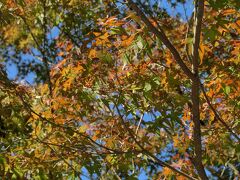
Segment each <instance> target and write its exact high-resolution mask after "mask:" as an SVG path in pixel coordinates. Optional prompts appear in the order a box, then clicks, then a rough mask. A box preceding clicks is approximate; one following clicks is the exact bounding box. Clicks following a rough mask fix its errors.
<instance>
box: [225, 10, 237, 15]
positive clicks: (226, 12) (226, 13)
mask: <svg viewBox="0 0 240 180" xmlns="http://www.w3.org/2000/svg"><path fill="white" fill-rule="evenodd" d="M235 13H236V10H235V9H226V10H224V11H223V12H222V14H223V15H225V16H227V15H231V14H235Z"/></svg>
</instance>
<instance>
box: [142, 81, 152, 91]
mask: <svg viewBox="0 0 240 180" xmlns="http://www.w3.org/2000/svg"><path fill="white" fill-rule="evenodd" d="M151 89H152V86H151V84H149V83H148V82H146V83H145V85H144V89H143V90H144V91H145V92H148V91H150V90H151Z"/></svg>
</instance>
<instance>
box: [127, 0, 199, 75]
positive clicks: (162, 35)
mask: <svg viewBox="0 0 240 180" xmlns="http://www.w3.org/2000/svg"><path fill="white" fill-rule="evenodd" d="M127 2H128V5H129V7H130V8H132V9H133V10H134V11H135V12H136V13H137V15H138V16H139V17H140V18H141V20H142V21H143V22H144V23H145V24H146V26H147V28H148V29H149V30H150V31H151V32H152V33H153V34H154V35H155V36H156V37H157V38H159V39H160V40H161V41H162V42H163V44H164V45H165V46H166V47H167V48H168V49H169V50H170V51H171V53H172V55H173V57H174V59H175V60H176V62H177V63H178V65H179V66H180V67H181V69H182V70H183V71H184V73H185V74H186V75H187V76H188V77H189V78H190V79H194V75H193V73H192V72H191V71H190V70H189V68H188V67H187V66H186V64H185V63H184V62H183V60H182V58H181V56H180V54H179V53H178V51H177V49H176V48H175V47H174V46H173V44H172V43H171V42H170V41H169V39H168V37H167V36H166V35H165V33H164V32H163V31H161V30H160V31H159V30H158V29H157V28H156V27H155V26H154V25H153V24H152V23H151V22H150V21H149V19H148V18H147V17H146V15H145V14H144V13H143V12H142V11H141V10H140V9H139V8H138V6H137V5H136V4H135V3H134V2H133V1H132V0H128V1H127ZM158 26H159V27H160V25H158Z"/></svg>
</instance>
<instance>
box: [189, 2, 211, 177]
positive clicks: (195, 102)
mask: <svg viewBox="0 0 240 180" xmlns="http://www.w3.org/2000/svg"><path fill="white" fill-rule="evenodd" d="M194 13H195V14H194V15H195V18H194V45H193V58H192V59H193V60H192V61H193V62H192V65H193V67H192V70H193V73H194V78H193V79H192V94H191V99H192V119H193V123H194V126H193V131H194V132H193V144H194V157H193V163H194V166H195V168H196V170H197V172H198V174H199V176H200V178H201V179H203V180H205V179H208V178H207V175H206V172H205V170H204V166H203V164H202V140H201V137H202V136H201V124H200V110H199V99H200V98H199V95H200V94H199V91H200V82H199V78H198V64H199V62H198V57H199V55H198V48H199V43H200V36H201V24H202V18H203V13H204V0H196V1H195V12H194Z"/></svg>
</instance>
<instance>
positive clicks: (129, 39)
mask: <svg viewBox="0 0 240 180" xmlns="http://www.w3.org/2000/svg"><path fill="white" fill-rule="evenodd" d="M134 38H135V34H133V35H131V36H130V37H129V38H127V39H126V40H124V41H122V46H123V47H127V46H130V45H131V44H132V42H133V40H134Z"/></svg>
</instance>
